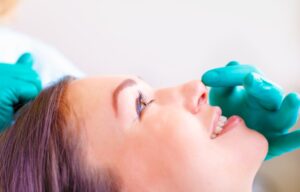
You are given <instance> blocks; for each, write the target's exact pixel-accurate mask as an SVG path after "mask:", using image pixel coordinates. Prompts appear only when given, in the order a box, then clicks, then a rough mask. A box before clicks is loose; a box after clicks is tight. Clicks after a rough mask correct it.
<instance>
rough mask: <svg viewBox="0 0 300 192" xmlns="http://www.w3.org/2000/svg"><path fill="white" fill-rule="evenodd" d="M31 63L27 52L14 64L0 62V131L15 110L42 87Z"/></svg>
mask: <svg viewBox="0 0 300 192" xmlns="http://www.w3.org/2000/svg"><path fill="white" fill-rule="evenodd" d="M32 64H33V58H32V56H31V54H29V53H25V54H23V55H22V56H21V57H20V58H19V59H18V61H17V62H16V63H15V64H14V65H11V64H5V63H0V131H3V130H4V129H5V128H6V127H8V126H9V125H10V124H11V122H12V119H13V115H14V112H15V110H17V108H19V107H20V106H22V105H24V104H25V103H26V102H28V101H30V100H32V99H34V98H35V97H36V96H37V95H38V93H39V92H40V91H41V89H42V86H41V81H40V78H39V75H38V74H37V72H35V71H34V70H33V69H32Z"/></svg>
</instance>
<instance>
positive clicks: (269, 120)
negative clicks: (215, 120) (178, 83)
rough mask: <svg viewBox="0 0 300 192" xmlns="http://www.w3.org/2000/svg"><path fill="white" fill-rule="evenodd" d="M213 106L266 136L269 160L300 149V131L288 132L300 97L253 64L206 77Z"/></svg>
mask: <svg viewBox="0 0 300 192" xmlns="http://www.w3.org/2000/svg"><path fill="white" fill-rule="evenodd" d="M202 81H203V83H204V84H205V85H207V86H210V87H212V88H211V90H210V93H209V101H210V104H211V105H218V106H220V107H221V109H222V112H223V114H224V115H225V116H227V117H228V116H232V115H239V116H240V117H242V118H243V119H244V120H245V123H246V125H247V126H248V127H249V128H252V129H255V130H257V131H259V132H260V133H262V134H263V135H264V136H265V137H266V138H267V140H268V142H269V150H268V154H267V156H266V160H269V159H271V158H273V157H276V156H279V155H281V154H284V153H287V152H291V151H293V150H295V149H298V148H300V130H296V131H293V132H290V133H289V132H288V131H289V129H290V128H291V127H292V126H293V125H295V123H296V122H297V119H298V115H299V108H300V97H299V95H298V94H297V93H290V94H288V95H287V96H285V97H284V95H283V91H282V90H281V88H280V87H279V86H277V85H276V84H273V83H271V82H270V81H268V80H266V79H265V78H263V77H262V76H261V75H260V72H259V71H258V70H257V69H256V68H254V67H253V66H251V65H240V64H239V63H238V62H234V61H233V62H230V63H228V64H227V66H226V67H222V68H216V69H212V70H209V71H207V72H206V73H205V74H204V75H203V76H202Z"/></svg>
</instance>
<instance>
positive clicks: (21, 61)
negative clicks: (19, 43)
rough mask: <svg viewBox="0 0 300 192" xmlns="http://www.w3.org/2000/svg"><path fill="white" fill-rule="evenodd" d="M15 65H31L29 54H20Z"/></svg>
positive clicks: (31, 58) (31, 60) (30, 55)
mask: <svg viewBox="0 0 300 192" xmlns="http://www.w3.org/2000/svg"><path fill="white" fill-rule="evenodd" d="M16 64H22V65H28V66H32V65H33V56H32V54H31V53H24V54H22V55H21V56H20V57H19V59H18V60H17V62H16Z"/></svg>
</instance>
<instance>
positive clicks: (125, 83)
mask: <svg viewBox="0 0 300 192" xmlns="http://www.w3.org/2000/svg"><path fill="white" fill-rule="evenodd" d="M136 84H137V82H136V81H134V80H133V79H125V80H124V81H122V83H120V84H119V85H118V86H117V88H116V89H115V90H114V91H113V94H112V106H113V108H114V112H115V115H116V116H117V115H118V98H119V95H120V93H121V91H122V90H124V89H125V88H127V87H131V86H134V85H136Z"/></svg>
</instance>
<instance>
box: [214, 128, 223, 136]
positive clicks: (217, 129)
mask: <svg viewBox="0 0 300 192" xmlns="http://www.w3.org/2000/svg"><path fill="white" fill-rule="evenodd" d="M222 130H223V127H222V126H217V128H216V130H215V133H216V134H219V133H221V131H222Z"/></svg>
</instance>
